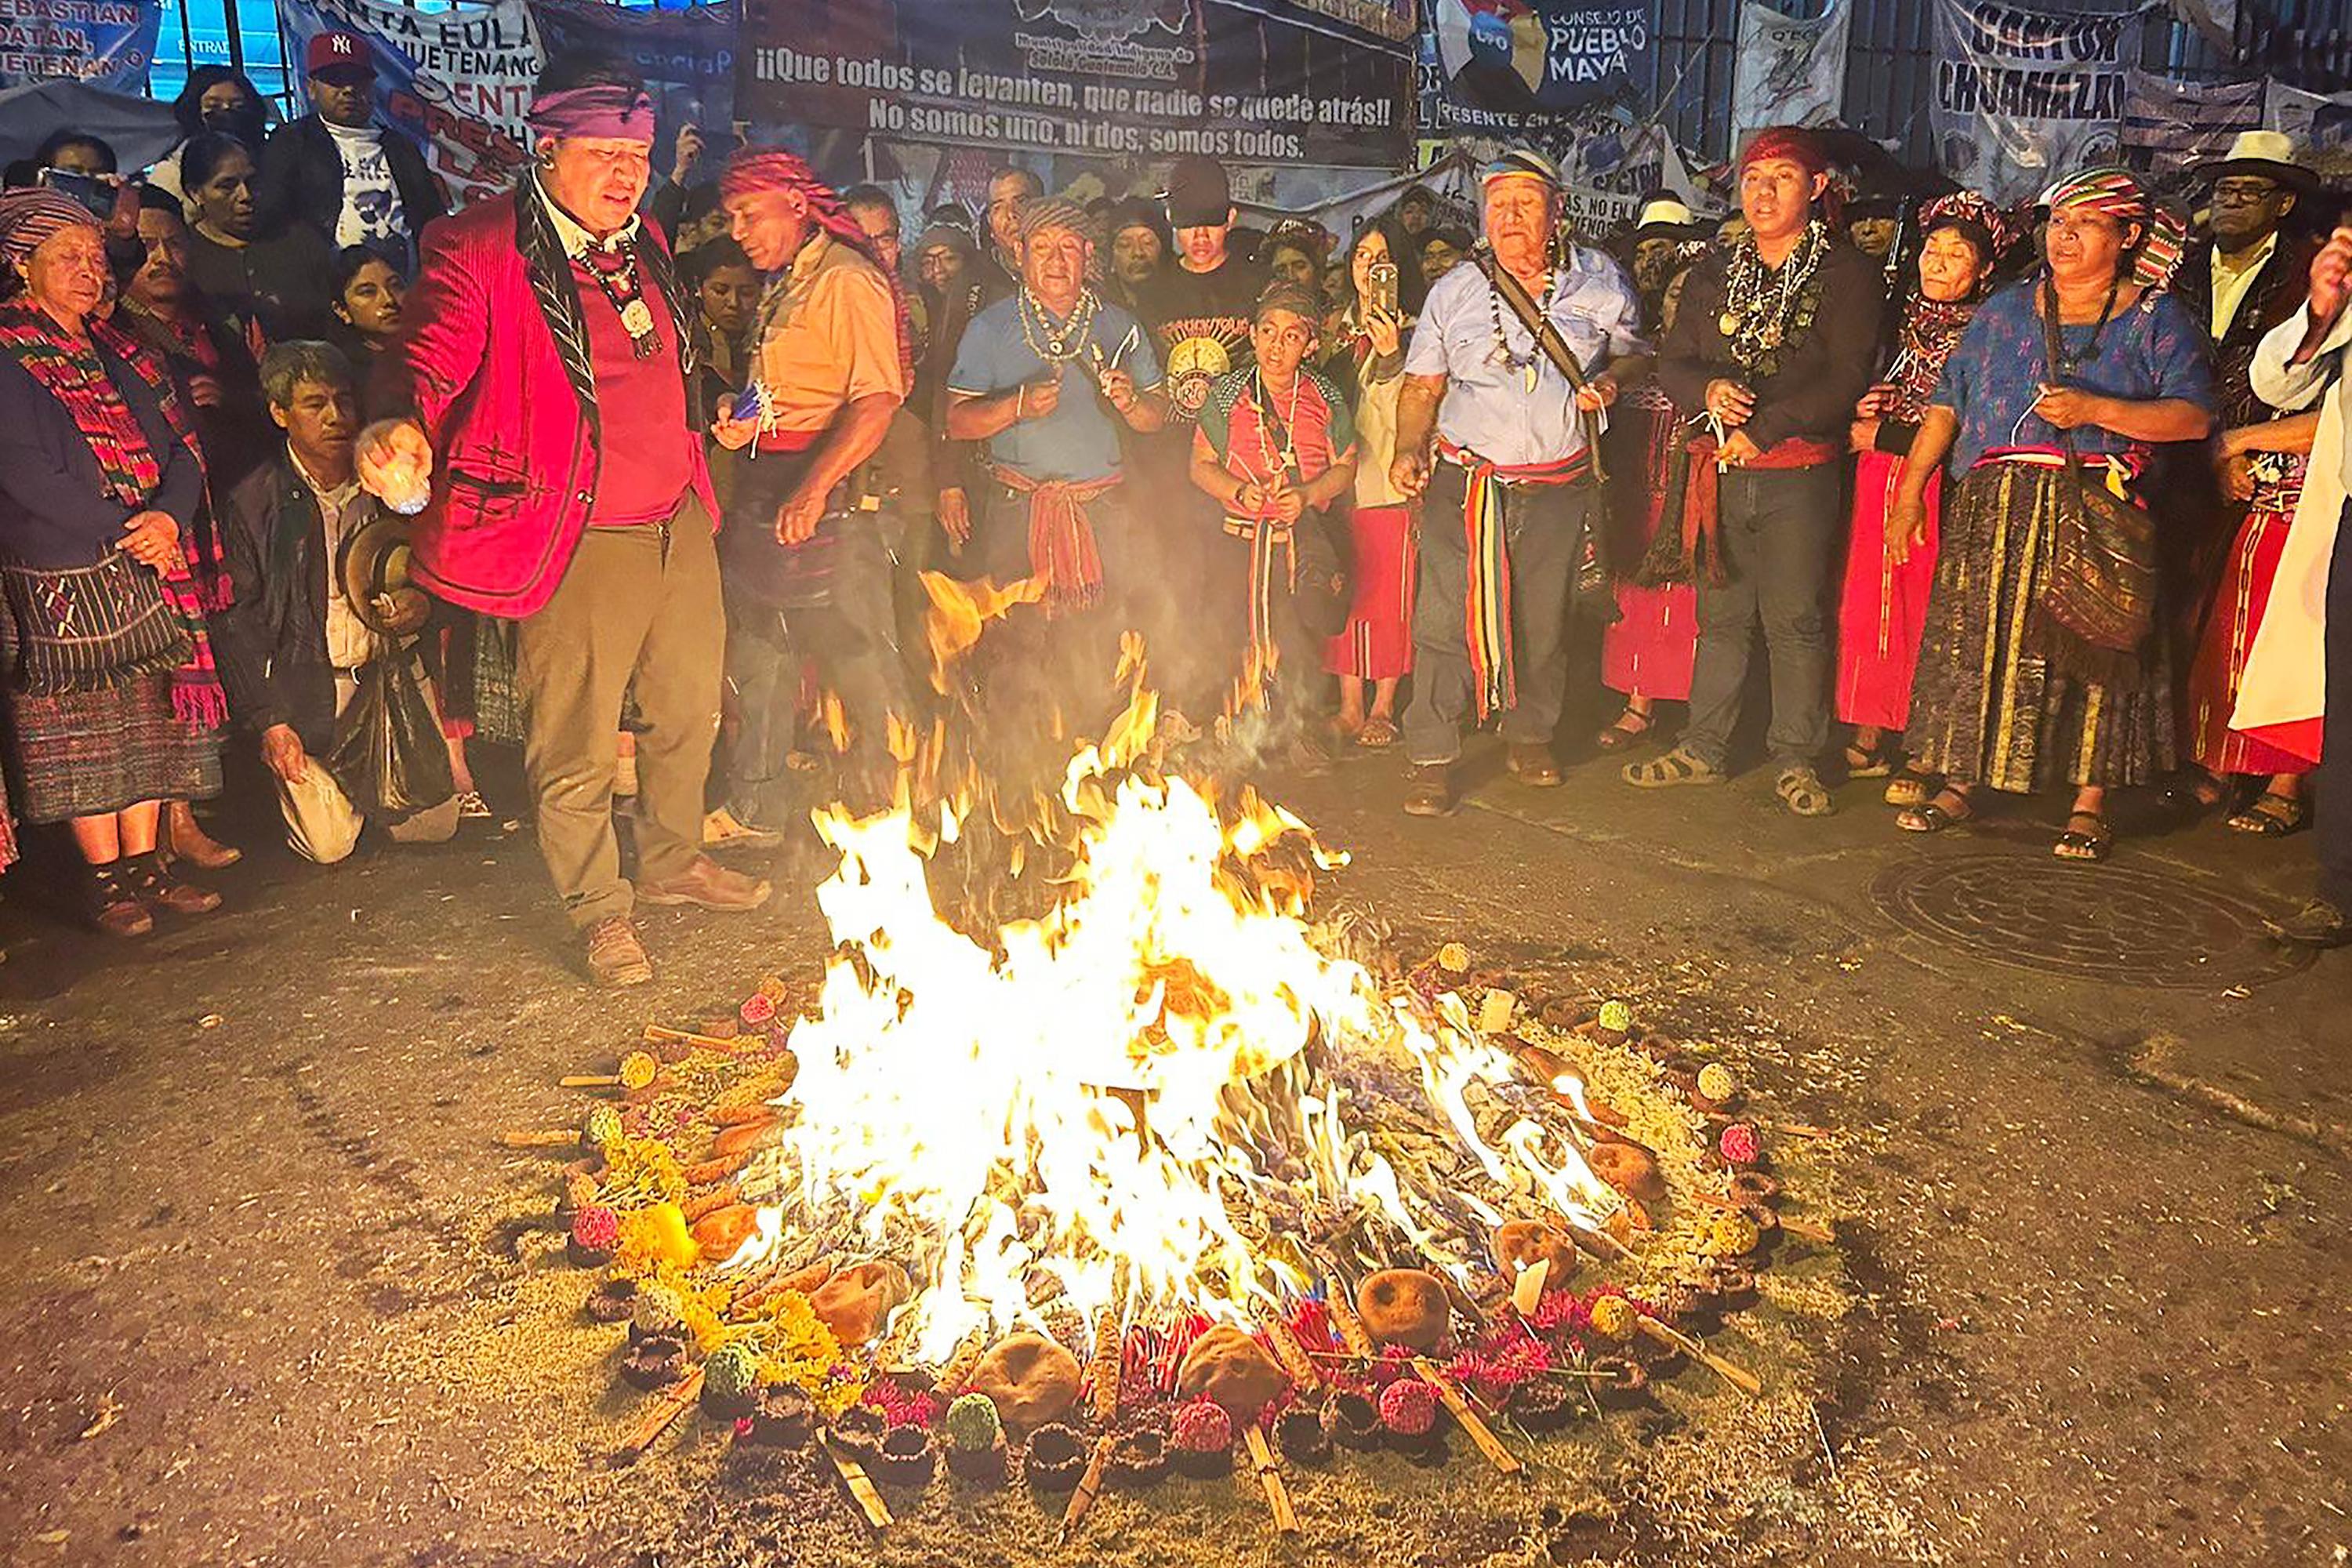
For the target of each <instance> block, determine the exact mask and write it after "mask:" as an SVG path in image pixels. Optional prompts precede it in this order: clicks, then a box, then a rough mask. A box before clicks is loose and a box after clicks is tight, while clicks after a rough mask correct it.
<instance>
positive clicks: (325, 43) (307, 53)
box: [302, 32, 375, 77]
mask: <svg viewBox="0 0 2352 1568" xmlns="http://www.w3.org/2000/svg"><path fill="white" fill-rule="evenodd" d="M302 74H303V75H305V76H320V77H338V76H370V77H372V76H373V75H375V51H374V50H373V48H370V47H368V41H367V40H366V39H365V38H362V37H360V36H359V35H358V34H357V33H344V32H326V33H320V34H319V35H318V36H317V37H313V38H312V39H311V40H310V47H309V48H307V49H306V50H304V51H303V56H302Z"/></svg>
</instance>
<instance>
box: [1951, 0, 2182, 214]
mask: <svg viewBox="0 0 2352 1568" xmlns="http://www.w3.org/2000/svg"><path fill="white" fill-rule="evenodd" d="M2139 22H2140V14H2139V13H2138V12H2128V13H2120V14H2113V15H2107V16H2084V15H2081V14H2079V13H2060V12H2051V11H2037V10H2032V9H2030V8H2028V7H2025V6H2022V5H2009V4H2006V3H2004V0H1936V47H1937V59H1936V79H1935V90H1934V94H1933V96H1932V98H1931V99H1930V100H1929V104H1928V109H1929V121H1930V123H1931V124H1932V125H1933V126H1934V128H1935V133H1936V162H1937V165H1938V166H1939V167H1941V168H1942V170H1943V171H1944V173H1945V174H1948V175H1950V176H1951V177H1952V178H1953V179H1955V180H1957V181H1958V182H1959V183H1960V184H1963V185H1966V186H1969V188H1970V189H1973V190H1979V191H1982V192H1984V193H1985V194H1986V195H1989V196H1991V197H1992V198H1993V199H1994V200H1995V201H2000V202H2015V201H2025V200H2029V199H2031V198H2032V197H2033V196H2035V195H2039V194H2040V193H2041V192H2042V190H2043V189H2044V188H2046V187H2047V186H2048V185H2049V184H2050V183H2051V182H2052V181H2053V180H2055V179H2056V178H2057V177H2058V176H2059V175H2061V174H2064V173H2066V172H2067V171H2068V170H2070V169H2079V168H2083V167H2084V166H2085V165H2087V164H2093V163H2116V161H2118V159H2119V157H2120V156H2121V151H2122V139H2123V118H2124V100H2125V98H2126V94H2127V91H2128V89H2129V77H2128V73H2127V71H2126V68H2125V65H2124V61H2125V60H2126V58H2130V56H2131V55H2133V54H2136V53H2137V49H2136V48H2135V49H2131V50H2128V51H2127V49H2126V41H2127V40H2128V41H2130V42H2131V43H2134V44H2136V43H2137V37H2138V29H2139Z"/></svg>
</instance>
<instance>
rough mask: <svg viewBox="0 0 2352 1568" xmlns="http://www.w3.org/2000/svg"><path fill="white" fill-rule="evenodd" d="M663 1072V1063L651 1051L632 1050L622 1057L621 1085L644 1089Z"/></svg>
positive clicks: (628, 1087) (626, 1087) (625, 1087)
mask: <svg viewBox="0 0 2352 1568" xmlns="http://www.w3.org/2000/svg"><path fill="white" fill-rule="evenodd" d="M660 1072H661V1063H660V1062H659V1061H658V1060H657V1059H656V1058H655V1056H654V1054H653V1053H652V1052H651V1051H631V1052H630V1053H629V1054H628V1055H627V1056H625V1057H623V1058H621V1087H622V1088H623V1089H644V1088H646V1086H647V1085H649V1084H651V1083H652V1082H653V1081H654V1079H655V1078H656V1075H658V1074H659V1073H660Z"/></svg>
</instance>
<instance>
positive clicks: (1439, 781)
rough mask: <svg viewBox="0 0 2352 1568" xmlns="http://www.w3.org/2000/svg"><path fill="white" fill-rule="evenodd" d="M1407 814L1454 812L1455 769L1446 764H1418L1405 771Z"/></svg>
mask: <svg viewBox="0 0 2352 1568" xmlns="http://www.w3.org/2000/svg"><path fill="white" fill-rule="evenodd" d="M1404 814H1405V815H1406V816H1453V815H1454V769H1453V767H1452V765H1451V764H1449V763H1414V764H1413V765H1412V772H1410V773H1407V774H1405V790H1404Z"/></svg>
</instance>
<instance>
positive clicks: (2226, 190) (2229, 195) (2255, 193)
mask: <svg viewBox="0 0 2352 1568" xmlns="http://www.w3.org/2000/svg"><path fill="white" fill-rule="evenodd" d="M2278 194H2279V187H2278V186H2277V185H2276V184H2273V182H2271V181H2269V180H2221V181H2219V182H2217V183H2216V184H2214V186H2213V202H2214V205H2217V206H2218V205H2225V204H2226V205H2231V206H2254V205H2258V204H2260V203H2263V202H2266V201H2268V200H2270V199H2271V198H2272V197H2273V196H2274V195H2278Z"/></svg>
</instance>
